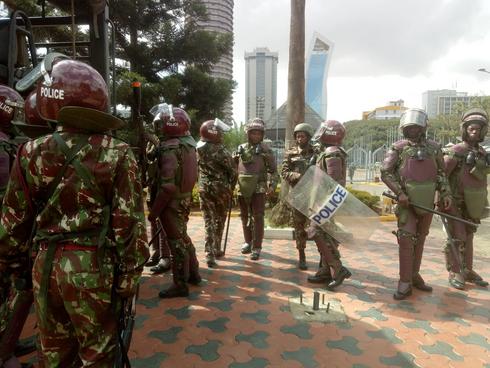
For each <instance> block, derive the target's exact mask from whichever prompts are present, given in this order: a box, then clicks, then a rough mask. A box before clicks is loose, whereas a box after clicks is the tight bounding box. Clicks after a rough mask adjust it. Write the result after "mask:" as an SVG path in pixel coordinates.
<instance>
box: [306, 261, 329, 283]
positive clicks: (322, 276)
mask: <svg viewBox="0 0 490 368" xmlns="http://www.w3.org/2000/svg"><path fill="white" fill-rule="evenodd" d="M307 280H308V282H311V283H312V284H324V283H327V284H328V283H329V282H330V281H332V275H331V274H330V268H329V267H328V266H327V267H323V266H322V260H321V259H320V262H319V263H318V271H316V273H315V274H314V275H309V276H308V277H307Z"/></svg>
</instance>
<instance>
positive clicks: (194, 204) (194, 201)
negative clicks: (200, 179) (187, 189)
mask: <svg viewBox="0 0 490 368" xmlns="http://www.w3.org/2000/svg"><path fill="white" fill-rule="evenodd" d="M199 203H200V200H199V185H197V184H196V185H194V188H192V207H199Z"/></svg>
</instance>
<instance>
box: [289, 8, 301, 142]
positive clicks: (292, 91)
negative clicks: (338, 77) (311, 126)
mask: <svg viewBox="0 0 490 368" xmlns="http://www.w3.org/2000/svg"><path fill="white" fill-rule="evenodd" d="M304 119H305V0H291V26H290V33H289V69H288V101H287V125H286V138H285V140H286V142H285V144H286V148H289V147H291V146H292V144H294V139H293V131H294V127H295V126H296V124H299V123H303V122H304Z"/></svg>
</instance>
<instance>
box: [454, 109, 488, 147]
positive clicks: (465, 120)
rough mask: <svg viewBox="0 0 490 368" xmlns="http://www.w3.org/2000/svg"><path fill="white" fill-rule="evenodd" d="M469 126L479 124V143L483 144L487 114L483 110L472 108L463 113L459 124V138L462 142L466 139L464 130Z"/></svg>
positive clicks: (486, 127)
mask: <svg viewBox="0 0 490 368" xmlns="http://www.w3.org/2000/svg"><path fill="white" fill-rule="evenodd" d="M470 124H480V126H481V130H480V139H479V141H480V142H483V140H484V139H485V136H486V135H487V133H488V114H487V112H486V111H485V110H483V109H481V108H478V107H474V108H471V109H469V110H467V111H465V112H464V113H463V115H462V116H461V124H460V129H461V136H462V138H463V140H466V139H467V135H468V133H467V131H466V128H467V127H468V126H469V125H470Z"/></svg>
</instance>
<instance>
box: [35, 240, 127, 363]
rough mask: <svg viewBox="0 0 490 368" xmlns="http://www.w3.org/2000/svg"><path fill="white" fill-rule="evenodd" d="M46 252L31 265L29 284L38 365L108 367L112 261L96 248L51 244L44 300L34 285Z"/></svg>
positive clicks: (112, 346)
mask: <svg viewBox="0 0 490 368" xmlns="http://www.w3.org/2000/svg"><path fill="white" fill-rule="evenodd" d="M45 257H46V251H42V250H41V251H39V253H38V255H37V257H36V260H35V261H34V267H33V289H34V303H35V307H36V316H37V321H38V327H39V339H40V345H41V351H40V358H41V360H42V363H43V366H44V367H80V366H83V367H104V368H105V367H113V366H114V360H115V352H116V340H117V339H116V334H117V317H116V316H117V315H118V314H119V313H118V307H115V306H114V305H113V304H112V300H111V291H112V284H113V272H114V265H113V264H112V261H111V260H110V259H105V260H104V263H103V264H102V265H100V264H98V261H97V252H94V251H66V250H63V249H62V248H61V247H59V248H57V249H56V252H55V256H54V260H53V265H52V270H51V274H50V277H49V287H48V294H47V301H46V302H45V304H44V301H43V300H42V299H41V296H40V293H39V288H40V282H41V277H42V272H43V265H44V260H45Z"/></svg>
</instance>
